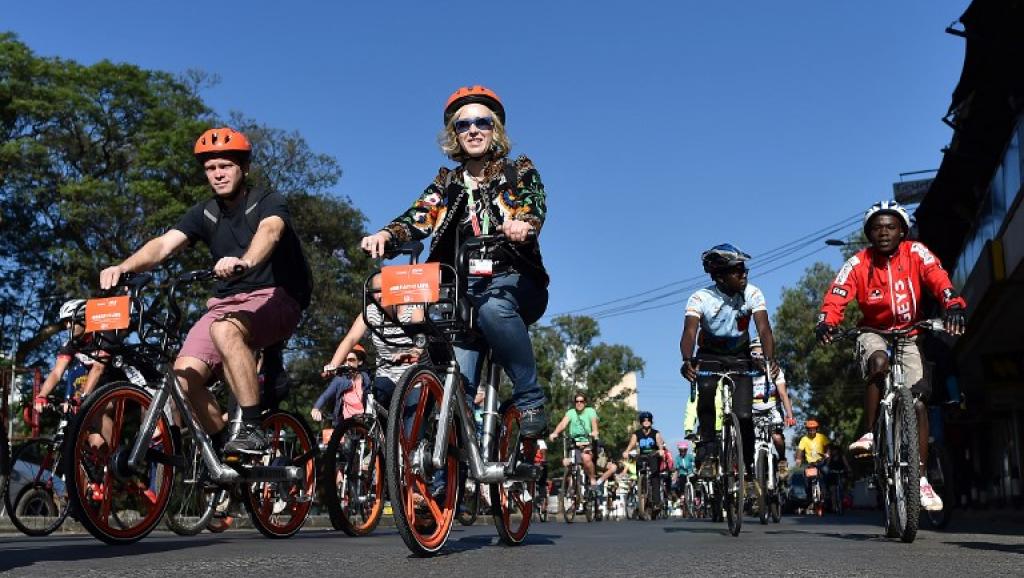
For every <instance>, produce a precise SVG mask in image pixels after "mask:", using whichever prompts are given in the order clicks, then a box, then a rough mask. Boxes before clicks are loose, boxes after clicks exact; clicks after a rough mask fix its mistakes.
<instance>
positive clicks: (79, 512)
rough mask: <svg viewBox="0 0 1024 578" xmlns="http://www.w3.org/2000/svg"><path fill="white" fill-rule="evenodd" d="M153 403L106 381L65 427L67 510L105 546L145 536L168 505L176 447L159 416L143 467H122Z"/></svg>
mask: <svg viewBox="0 0 1024 578" xmlns="http://www.w3.org/2000/svg"><path fill="white" fill-rule="evenodd" d="M152 402H153V398H152V396H150V394H149V392H147V391H146V390H144V389H142V388H140V387H137V386H135V385H131V384H129V383H127V382H114V383H110V384H107V385H106V386H104V387H102V388H101V389H99V390H97V391H95V392H93V394H92V395H90V396H89V398H88V400H87V401H86V402H85V404H84V405H83V406H82V407H81V408H80V409H79V411H78V414H77V415H76V417H75V419H74V420H73V421H72V422H71V424H70V426H69V428H68V435H67V437H66V438H65V439H66V442H65V443H64V463H65V464H67V465H68V466H69V467H68V468H67V472H66V473H65V475H66V480H65V481H66V483H67V486H68V492H69V495H70V497H71V504H72V506H71V507H72V508H74V510H75V512H76V516H77V518H78V521H79V522H81V523H82V525H83V526H84V527H85V529H86V530H88V531H89V533H90V534H92V535H93V536H95V537H96V538H98V539H100V540H102V541H104V542H106V543H108V544H131V543H133V542H137V541H138V540H141V539H142V538H144V537H145V536H146V535H147V534H149V533H150V532H151V531H152V530H153V528H155V527H156V525H157V524H158V523H160V519H161V518H162V517H163V515H164V510H166V509H167V504H168V503H169V502H170V497H171V488H172V487H173V485H174V484H173V481H174V467H173V466H172V465H171V464H173V463H174V456H175V453H176V452H175V449H176V448H175V447H174V439H173V438H172V437H171V426H170V423H169V422H168V421H167V417H166V415H165V414H164V413H163V412H160V413H158V414H157V418H156V423H155V426H154V430H153V435H152V437H151V438H150V444H149V448H148V449H147V451H146V456H145V460H144V463H143V464H141V465H140V467H139V468H136V469H133V468H130V467H129V466H128V463H127V462H128V454H129V452H130V451H131V448H132V445H133V444H134V443H135V439H136V437H138V435H139V434H140V433H141V432H140V429H141V425H142V418H143V416H144V415H145V413H146V411H147V410H148V409H149V406H150V404H151V403H152Z"/></svg>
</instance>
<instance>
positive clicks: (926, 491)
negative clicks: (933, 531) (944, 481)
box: [921, 477, 942, 512]
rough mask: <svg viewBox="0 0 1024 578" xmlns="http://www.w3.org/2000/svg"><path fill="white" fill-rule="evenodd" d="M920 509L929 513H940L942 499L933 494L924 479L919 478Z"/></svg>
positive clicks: (926, 479)
mask: <svg viewBox="0 0 1024 578" xmlns="http://www.w3.org/2000/svg"><path fill="white" fill-rule="evenodd" d="M921 507H922V508H924V509H925V510H928V511H929V512H939V511H942V498H940V497H939V495H938V494H936V493H935V490H934V489H932V485H931V484H929V483H928V478H925V477H922V478H921Z"/></svg>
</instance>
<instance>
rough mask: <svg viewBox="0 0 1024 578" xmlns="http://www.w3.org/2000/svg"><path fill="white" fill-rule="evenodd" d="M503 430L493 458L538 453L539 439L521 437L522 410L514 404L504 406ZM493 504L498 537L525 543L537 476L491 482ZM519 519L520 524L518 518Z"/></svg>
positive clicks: (522, 457)
mask: <svg viewBox="0 0 1024 578" xmlns="http://www.w3.org/2000/svg"><path fill="white" fill-rule="evenodd" d="M500 417H501V422H500V423H501V431H500V432H499V433H498V443H497V447H496V448H494V450H492V452H493V453H492V455H491V456H490V459H491V461H498V462H505V463H508V462H510V461H511V462H512V463H517V462H519V461H520V460H525V456H530V458H531V459H532V457H533V456H534V455H536V453H537V449H536V448H537V446H536V444H537V440H534V439H521V438H520V437H519V422H520V420H521V419H522V413H521V412H520V411H519V409H517V408H516V407H515V406H514V405H512V404H510V403H509V404H506V406H505V407H504V408H502V409H501V410H500ZM490 486H491V487H490V490H491V504H492V508H491V509H492V511H493V512H494V516H493V517H494V527H495V528H496V529H497V530H498V538H499V539H500V540H501V542H502V543H503V544H505V545H506V546H518V545H520V544H522V543H523V542H524V541H525V540H526V537H527V535H528V534H529V533H530V520H532V519H533V507H534V504H533V494H534V492H535V490H536V488H537V482H536V481H533V480H507V481H505V482H504V483H499V484H491V485H490ZM517 521H518V525H517V524H516V522H517Z"/></svg>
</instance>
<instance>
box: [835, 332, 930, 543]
mask: <svg viewBox="0 0 1024 578" xmlns="http://www.w3.org/2000/svg"><path fill="white" fill-rule="evenodd" d="M941 329H942V320H939V319H929V320H926V321H919V322H917V323H915V324H913V325H911V326H910V327H907V328H905V329H897V330H892V331H882V330H877V329H872V328H869V327H857V328H853V329H850V330H847V331H843V332H840V333H839V334H837V338H838V339H844V338H851V337H856V336H857V335H859V334H861V333H874V334H877V335H880V336H882V337H884V338H885V339H886V342H887V343H888V344H889V373H888V374H886V376H885V384H884V387H883V389H882V396H881V400H880V402H879V413H878V418H877V419H876V420H875V424H874V428H873V433H874V444H875V445H874V452H873V454H872V456H873V458H874V466H875V472H874V473H875V486H876V487H877V488H878V491H879V493H880V494H881V498H882V510H883V512H884V523H885V534H886V536H887V537H889V538H899V539H900V540H902V541H903V542H907V543H910V542H913V541H914V538H916V537H917V530H918V524H919V522H920V513H921V487H920V484H919V479H920V477H921V473H920V452H919V450H918V433H917V413H916V411H915V410H914V403H915V400H914V395H913V393H912V392H911V390H910V387H909V386H908V385H907V383H906V378H905V376H904V375H903V363H902V359H903V354H904V349H905V347H906V345H907V344H908V343H909V340H910V339H913V335H914V334H915V333H916V332H917V331H920V330H924V331H937V330H941Z"/></svg>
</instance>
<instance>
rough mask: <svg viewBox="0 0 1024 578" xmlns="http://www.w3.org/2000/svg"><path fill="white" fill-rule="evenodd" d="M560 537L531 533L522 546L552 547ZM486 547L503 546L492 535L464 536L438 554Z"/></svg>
mask: <svg viewBox="0 0 1024 578" xmlns="http://www.w3.org/2000/svg"><path fill="white" fill-rule="evenodd" d="M561 537H562V536H561V534H536V533H531V534H529V535H528V536H527V537H526V540H525V541H524V542H523V545H524V546H554V545H555V540H557V539H558V538H561ZM486 547H494V548H501V547H503V546H502V544H501V542H500V541H499V540H498V538H497V536H494V535H490V534H484V535H479V536H465V537H463V538H459V539H458V540H449V541H448V544H447V545H446V546H445V548H444V550H443V551H442V552H441V553H440V554H439V556H442V557H443V556H450V555H452V554H460V553H462V552H470V551H473V550H479V549H481V548H486ZM409 557H410V558H414V557H415V556H413V555H412V554H410V555H409Z"/></svg>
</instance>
